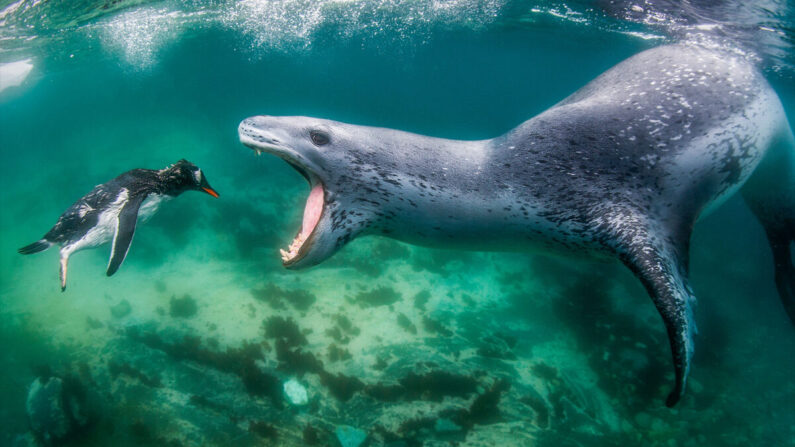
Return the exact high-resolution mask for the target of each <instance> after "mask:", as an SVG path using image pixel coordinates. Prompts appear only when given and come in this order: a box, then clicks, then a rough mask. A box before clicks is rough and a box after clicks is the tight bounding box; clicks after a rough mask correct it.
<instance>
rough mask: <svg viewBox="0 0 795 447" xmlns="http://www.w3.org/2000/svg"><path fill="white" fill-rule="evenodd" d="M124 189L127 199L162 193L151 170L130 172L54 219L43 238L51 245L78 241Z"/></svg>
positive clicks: (159, 181) (111, 181)
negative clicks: (51, 243) (52, 224)
mask: <svg viewBox="0 0 795 447" xmlns="http://www.w3.org/2000/svg"><path fill="white" fill-rule="evenodd" d="M123 189H126V190H127V200H129V199H131V198H133V197H135V196H138V195H143V196H144V197H145V196H146V195H149V194H152V193H165V192H166V188H165V185H163V182H162V181H161V179H160V177H159V176H158V173H157V171H155V170H151V169H133V170H131V171H127V172H125V173H123V174H121V175H119V176H118V177H116V178H114V179H112V180H110V181H108V182H106V183H103V184H101V185H97V186H96V187H94V189H92V190H91V192H89V193H88V194H86V195H85V196H83V197H81V198H80V199H78V200H77V201H76V202H75V203H73V204H72V206H70V207H69V208H68V209H67V210H66V211H65V212H64V213H63V214H62V215H61V217H60V218H58V222H56V223H55V225H54V226H53V227H52V228H51V229H50V231H48V232H47V234H45V235H44V239H46V240H47V241H50V242H53V243H62V244H63V243H69V242H70V241H74V240H78V239H80V238H81V237H82V236H83V235H84V234H86V233H87V232H88V231H89V230H90V229H91V228H93V227H95V226H96V225H97V223H98V222H99V216H100V214H102V212H103V211H105V210H107V209H108V208H109V207H110V206H111V205H112V204H113V203H114V202H115V201H116V200H118V198H119V195H120V194H121V193H122V190H123Z"/></svg>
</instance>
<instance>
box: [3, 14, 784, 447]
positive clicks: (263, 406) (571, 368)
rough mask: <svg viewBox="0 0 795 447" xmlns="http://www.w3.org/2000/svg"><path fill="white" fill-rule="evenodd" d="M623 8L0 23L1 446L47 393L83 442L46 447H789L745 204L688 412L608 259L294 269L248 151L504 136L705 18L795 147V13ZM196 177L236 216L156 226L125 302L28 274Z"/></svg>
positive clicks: (265, 167) (718, 265)
mask: <svg viewBox="0 0 795 447" xmlns="http://www.w3.org/2000/svg"><path fill="white" fill-rule="evenodd" d="M669 3H672V2H669ZM673 3H675V2H673ZM606 4H607V2H605V3H604V4H603V3H591V2H571V3H569V4H566V3H563V2H511V1H501V0H492V1H483V2H478V1H474V0H473V1H467V0H460V1H424V0H417V1H397V0H395V1H387V2H375V1H366V0H351V1H333V0H327V1H322V2H312V1H297V0H282V1H271V2H268V1H260V2H257V1H242V2H227V1H215V2H198V1H165V2H140V1H130V2H85V1H84V2H58V1H51V2H34V1H26V0H22V1H18V2H10V1H4V2H0V64H8V63H13V62H17V61H28V63H29V64H30V65H32V70H31V71H30V73H28V74H27V76H26V77H25V79H24V81H22V82H21V83H20V85H18V86H12V87H9V88H7V89H5V90H2V91H0V156H2V162H0V179H1V180H2V182H1V184H2V193H1V194H0V427H2V430H0V445H11V446H32V445H37V444H36V442H41V440H38V441H37V440H36V439H34V438H35V436H34V435H33V434H32V432H31V427H30V425H31V421H30V420H29V417H28V415H27V413H26V401H27V399H28V392H29V389H30V387H31V384H32V383H33V382H34V380H36V379H37V377H40V376H42V375H44V376H47V375H54V376H56V377H61V378H63V379H64V381H65V382H66V383H70V384H73V386H74V388H75V389H77V391H76V392H75V394H76V395H78V396H79V398H76V399H77V400H78V401H79V402H80V405H81V406H82V408H83V410H84V411H85V413H86V414H87V415H88V417H87V419H88V420H89V422H88V424H87V425H85V426H82V427H81V428H80V429H79V430H75V431H74V433H73V434H72V435H71V436H70V437H68V439H65V440H62V441H57V442H53V443H52V444H53V445H70V446H83V445H86V446H111V445H112V446H138V445H157V446H160V445H173V446H178V445H179V446H254V445H280V446H299V445H332V446H336V445H340V440H339V439H338V435H337V434H336V433H337V429H338V428H339V427H341V426H347V427H352V428H353V429H355V430H360V431H362V432H363V433H364V434H366V436H367V440H366V441H365V442H366V443H367V444H364V445H370V446H377V445H389V446H393V447H397V446H448V445H451V446H452V445H458V446H619V445H620V446H630V445H638V446H641V445H642V446H749V445H770V446H774V445H775V446H787V445H790V446H792V445H795V428H794V427H795V425H794V424H793V421H795V374H793V372H795V356H793V353H795V331H793V326H792V323H791V322H790V321H789V320H788V318H787V316H786V314H785V313H784V310H783V307H782V305H781V303H780V301H779V298H778V295H777V293H776V290H775V285H774V282H773V267H772V260H771V255H770V250H769V248H768V245H767V242H766V239H765V236H764V233H763V231H762V229H761V227H760V226H759V225H758V224H757V223H756V221H755V220H754V219H753V217H752V215H751V214H750V212H749V211H748V209H747V208H746V207H745V205H744V204H743V202H742V201H741V200H740V199H739V197H735V198H733V199H731V200H729V201H728V202H727V203H726V204H725V205H724V206H723V207H722V208H720V209H719V210H717V211H716V212H715V213H713V214H711V215H709V216H707V217H705V218H704V219H702V220H701V221H700V222H699V223H698V225H697V227H696V229H695V234H694V236H693V240H692V249H691V271H692V283H693V288H694V291H695V294H696V296H697V297H698V306H697V307H696V310H695V314H696V320H697V323H698V329H699V333H698V336H697V338H696V351H695V357H694V360H693V367H692V371H691V376H690V377H691V378H690V381H689V383H688V385H689V388H688V391H687V394H686V395H685V397H684V398H683V400H682V401H681V402H680V403H679V405H678V406H677V407H675V408H674V409H668V408H665V406H664V405H663V402H664V398H665V396H666V394H667V392H668V391H669V390H670V386H671V385H672V382H673V370H672V367H671V360H670V350H669V347H668V341H667V337H666V334H665V329H664V327H663V325H662V321H661V320H660V318H659V316H658V315H657V313H656V311H655V309H654V306H653V304H652V302H651V300H650V299H649V297H648V295H647V294H646V292H645V290H644V289H643V287H642V286H641V285H640V283H639V282H638V281H637V280H636V278H635V277H634V276H633V275H632V274H631V273H630V272H629V271H627V270H626V269H625V268H624V267H623V266H622V265H621V264H620V263H618V262H610V261H594V260H591V259H587V258H585V257H577V256H576V255H574V256H572V255H567V256H560V257H557V256H550V255H548V254H537V253H536V254H533V253H527V254H516V253H510V254H506V253H479V252H460V251H450V250H433V249H428V248H420V247H415V246H411V245H406V244H403V243H400V242H396V241H393V240H390V239H386V238H380V237H367V238H361V239H357V240H355V241H353V242H352V243H350V244H349V245H348V246H346V247H345V248H344V249H343V250H342V251H341V252H339V253H338V254H336V255H335V256H334V257H333V258H331V259H329V260H328V261H326V262H324V263H323V264H321V265H319V266H317V267H314V268H312V269H309V270H303V271H297V272H293V271H288V270H286V269H284V268H283V267H282V266H281V262H280V259H279V255H278V249H279V248H283V247H285V246H286V245H287V244H288V243H289V241H290V240H291V239H292V237H293V236H294V235H295V231H296V228H298V227H299V226H300V222H301V216H302V211H303V205H304V201H305V199H306V196H307V194H308V188H307V185H306V182H305V181H304V179H303V178H301V176H300V175H299V174H298V173H296V172H295V171H294V170H293V169H291V168H290V167H289V166H288V165H287V164H286V163H284V162H283V161H281V160H279V159H278V158H276V157H272V156H266V155H263V156H260V157H256V156H255V155H254V154H253V153H252V151H251V150H249V149H247V148H245V147H243V146H242V145H240V143H239V141H238V137H237V125H238V123H239V122H240V121H241V120H242V119H244V118H246V117H248V116H251V115H256V114H268V115H307V116H317V117H324V118H329V119H334V120H339V121H345V122H351V123H356V124H362V125H372V126H381V127H389V128H396V129H402V130H407V131H412V132H416V133H421V134H426V135H432V136H438V137H445V138H457V139H479V138H490V137H493V136H495V135H498V134H501V133H503V132H505V131H507V130H509V129H511V128H513V127H514V126H516V125H517V124H519V123H521V122H523V121H524V120H526V119H529V118H530V117H532V116H533V115H535V114H537V113H540V112H542V111H543V110H545V109H546V108H548V107H550V106H551V105H553V104H555V103H556V102H558V101H560V100H561V99H563V98H564V97H566V96H567V95H568V94H570V93H572V92H573V91H575V90H576V89H577V88H579V87H581V86H582V85H584V84H585V83H587V82H588V81H589V80H591V79H593V78H594V77H596V76H597V75H599V74H600V73H602V72H603V71H604V70H606V69H608V68H610V67H611V66H613V65H615V64H616V63H618V62H620V61H621V60H623V59H625V58H627V57H629V56H631V55H633V54H636V53H638V52H640V51H642V50H644V49H648V48H651V47H653V46H656V45H660V44H664V43H668V42H673V41H677V40H682V39H685V38H693V39H696V40H698V39H701V40H704V39H708V38H709V36H707V37H704V36H702V35H700V34H698V33H699V32H701V31H703V29H700V28H698V27H694V25H697V24H698V23H695V22H693V20H694V19H693V17H695V16H698V17H700V19H701V20H704V21H706V22H708V23H710V24H717V26H719V28H720V32H718V33H717V34H716V35H717V36H718V37H717V38H715V39H716V40H715V44H716V45H733V44H736V45H737V48H740V49H742V50H741V51H744V52H746V53H747V54H748V57H750V58H753V59H754V60H755V61H757V63H758V64H759V66H760V69H762V70H763V72H764V73H765V74H766V76H767V77H768V79H769V80H770V82H771V84H773V86H774V87H775V88H776V90H777V91H778V92H779V95H780V97H781V100H782V102H783V104H784V107H785V109H786V111H787V112H788V114H789V116H790V121H791V122H795V88H793V85H795V83H793V79H795V63H794V62H793V60H794V59H795V56H794V54H793V51H795V50H793V48H792V43H793V41H795V39H793V34H792V30H793V29H795V15H794V14H793V7H792V5H791V4H788V3H787V2H776V1H772V2H769V4H768V3H765V4H760V5H757V6H747V7H743V8H739V4H732V6H731V7H730V6H725V9H720V10H716V11H713V10H710V9H705V10H703V11H700V13H699V14H693V11H692V10H687V9H686V11H687V12H688V13H689V14H690V15H687V14H685V13H684V12H683V13H682V15H676V14H677V11H678V10H677V9H676V8H671V7H670V5H669V4H668V3H666V4H664V5H663V6H666V7H667V8H668V9H661V10H659V11H660V12H659V14H657V15H655V14H654V11H655V8H656V7H657V6H655V5H654V2H646V3H643V4H642V5H641V4H640V3H639V5H641V6H642V7H641V6H638V8H640V9H642V10H643V13H641V12H639V11H638V10H637V9H633V8H632V4H631V3H626V4H622V5H618V6H616V5H613V6H612V7H608V6H606ZM719 6H720V5H719ZM735 7H738V8H735ZM622 8H623V9H622ZM710 12H712V13H714V14H715V15H714V16H713V17H711V19H710V17H709V16H708V14H707V13H710ZM655 17H656V18H655ZM652 18H654V19H653V20H652ZM749 24H751V25H753V26H751V25H749ZM702 28H704V27H702ZM749 30H750V31H749ZM693 33H695V34H696V36H695V37H694V36H693V35H692V34H693ZM6 76H8V75H6ZM8 79H10V78H7V79H6V80H8ZM180 158H186V159H188V160H190V161H192V162H194V163H196V164H197V165H198V166H199V167H201V168H202V170H203V172H204V173H205V175H206V176H207V178H208V180H209V181H210V183H211V184H212V185H213V187H214V188H215V189H216V190H217V191H218V192H219V193H220V194H221V196H220V198H218V199H214V198H212V197H210V196H207V195H204V194H198V193H193V192H188V193H185V194H183V195H181V196H179V197H177V198H176V199H174V200H172V201H170V202H167V203H165V204H163V206H162V207H161V209H160V211H159V212H158V214H156V215H155V216H154V217H153V218H152V219H151V220H150V221H148V222H146V223H143V224H141V225H140V226H139V227H138V230H137V232H136V234H135V239H134V241H133V243H132V247H131V249H130V252H129V254H128V256H127V259H126V261H125V262H124V264H123V265H122V267H121V269H120V270H119V272H118V273H116V275H114V276H113V277H106V276H105V273H104V272H105V268H106V266H107V262H108V256H109V252H110V247H109V246H107V245H106V246H103V247H100V248H98V249H94V250H85V251H81V252H78V253H77V254H75V255H73V256H72V258H71V261H70V268H69V285H68V288H67V290H66V291H65V292H63V293H62V292H61V291H60V289H59V284H58V254H57V249H51V250H49V251H47V252H44V253H41V254H37V255H33V256H22V255H19V254H17V252H16V250H17V248H19V247H21V246H24V245H26V244H28V243H31V242H33V241H35V240H37V239H39V238H40V237H41V236H42V235H43V234H44V233H45V232H46V231H47V230H48V229H49V228H50V227H51V226H52V225H53V224H54V223H55V221H56V220H57V218H58V216H59V215H60V213H61V212H63V211H64V210H65V209H66V208H67V207H68V206H69V205H71V204H72V203H73V202H74V201H75V200H77V199H78V198H79V197H81V196H82V195H84V194H86V193H87V192H88V191H90V190H91V188H93V187H94V186H95V185H97V184H99V183H103V182H105V181H107V180H109V179H111V178H113V177H115V176H116V175H118V174H120V173H122V172H124V171H127V170H129V169H133V168H139V167H140V168H150V169H160V168H163V167H165V166H167V165H169V164H171V163H174V162H176V161H177V160H179V159H180ZM48 371H49V372H48ZM291 379H294V380H297V381H298V382H299V383H300V384H301V385H302V386H304V387H305V388H306V390H307V393H308V398H309V403H308V404H307V405H304V406H294V405H292V404H290V403H289V402H288V401H287V399H286V398H285V396H284V394H283V391H282V386H283V384H284V383H285V382H287V381H289V380H291ZM71 424H72V425H73V426H77V425H80V424H79V423H78V422H76V421H71ZM42 445H46V443H43V444H42Z"/></svg>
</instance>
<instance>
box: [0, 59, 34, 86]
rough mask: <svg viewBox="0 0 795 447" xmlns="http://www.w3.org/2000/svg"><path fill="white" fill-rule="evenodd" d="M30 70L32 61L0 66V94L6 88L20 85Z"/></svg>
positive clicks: (26, 60)
mask: <svg viewBox="0 0 795 447" xmlns="http://www.w3.org/2000/svg"><path fill="white" fill-rule="evenodd" d="M32 70H33V59H25V60H21V61H16V62H9V63H7V64H0V93H2V92H3V91H4V90H6V89H8V88H11V87H18V86H20V85H22V83H23V82H25V79H27V77H28V75H29V74H30V72H31V71H32Z"/></svg>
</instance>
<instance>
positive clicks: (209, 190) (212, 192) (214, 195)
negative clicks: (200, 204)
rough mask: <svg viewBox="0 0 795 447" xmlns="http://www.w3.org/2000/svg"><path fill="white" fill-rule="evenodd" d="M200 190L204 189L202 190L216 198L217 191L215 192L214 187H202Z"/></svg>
mask: <svg viewBox="0 0 795 447" xmlns="http://www.w3.org/2000/svg"><path fill="white" fill-rule="evenodd" d="M202 191H204V192H206V193H207V194H209V195H211V196H213V197H215V198H216V199H217V198H218V193H217V192H215V190H214V189H212V188H210V187H202Z"/></svg>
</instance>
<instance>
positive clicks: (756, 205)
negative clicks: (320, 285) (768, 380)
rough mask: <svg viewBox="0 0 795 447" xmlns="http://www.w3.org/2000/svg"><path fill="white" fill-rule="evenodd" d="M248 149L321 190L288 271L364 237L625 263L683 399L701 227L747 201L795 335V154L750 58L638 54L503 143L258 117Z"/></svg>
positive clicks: (247, 134)
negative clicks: (693, 259) (719, 210)
mask: <svg viewBox="0 0 795 447" xmlns="http://www.w3.org/2000/svg"><path fill="white" fill-rule="evenodd" d="M238 131H239V137H240V141H241V142H242V143H243V144H244V145H246V146H248V147H250V148H252V149H253V150H254V151H255V152H257V153H258V154H259V153H263V152H266V153H271V154H275V155H277V156H278V157H280V158H282V159H284V160H285V161H287V162H288V163H289V164H291V165H292V166H293V167H295V168H296V169H297V170H298V171H299V172H300V173H301V174H302V175H303V176H304V177H305V178H306V179H307V180H308V182H309V184H310V190H311V192H310V195H309V199H308V200H307V203H306V208H305V210H304V220H303V225H302V228H301V229H300V230H299V231H298V235H297V236H296V238H295V240H294V241H293V243H292V244H291V245H290V247H289V248H288V249H286V250H282V258H283V261H284V265H285V266H286V267H288V268H303V267H307V266H311V265H314V264H317V263H319V262H321V261H323V260H325V259H327V258H328V257H329V256H331V255H332V254H333V253H335V252H336V251H337V250H339V248H340V247H342V246H343V245H345V244H346V243H348V242H349V241H351V240H352V239H354V238H355V237H357V236H360V235H363V234H381V235H386V236H389V237H393V238H396V239H399V240H402V241H407V242H409V243H414V244H421V245H428V246H448V247H459V248H473V249H482V250H524V249H527V248H530V247H542V248H546V249H564V250H568V251H573V252H575V253H580V254H581V253H590V254H595V255H606V256H612V257H615V258H618V259H620V260H621V262H623V263H624V264H625V265H626V266H627V267H628V268H629V269H630V270H631V271H632V272H633V273H634V274H635V276H636V277H637V278H638V279H639V280H640V281H641V283H642V284H643V285H644V286H645V288H646V290H647V291H648V293H649V295H650V296H651V298H652V300H653V302H654V304H655V306H656V308H657V310H658V311H659V314H660V315H661V316H662V319H663V322H664V324H665V327H666V329H667V333H668V337H669V341H670V346H671V351H672V356H673V365H674V370H675V385H674V388H673V391H671V393H670V394H669V395H668V398H667V400H666V405H668V406H669V407H670V406H673V405H675V404H676V403H677V401H679V400H680V398H681V396H682V395H683V393H684V391H685V384H686V380H687V377H688V372H689V369H690V364H691V359H692V355H693V335H694V333H695V331H696V327H695V324H694V321H693V315H692V311H691V307H692V305H693V303H694V300H695V299H694V296H693V291H692V289H691V288H690V286H689V271H688V247H689V243H690V236H691V232H692V229H693V226H694V225H695V223H696V221H697V220H698V219H699V218H700V217H701V216H703V215H705V214H707V213H708V212H710V211H711V210H712V209H714V208H716V207H717V206H719V205H720V204H721V203H722V202H723V201H725V200H726V199H727V198H728V197H729V196H731V195H732V194H734V193H736V192H738V191H741V193H742V194H743V196H744V198H745V200H746V202H747V203H748V204H749V206H750V208H751V209H752V211H753V212H754V214H755V215H756V217H757V218H758V220H759V221H760V222H761V223H762V225H763V227H764V229H765V231H766V234H767V237H768V240H769V242H770V245H771V248H772V251H773V256H774V261H775V271H776V283H777V286H778V290H779V293H780V295H781V299H782V302H783V303H784V305H785V308H786V309H787V311H788V313H789V315H790V317H791V318H792V319H793V321H795V275H794V274H793V272H795V269H793V263H792V257H791V253H790V244H791V243H792V242H793V240H795V144H794V143H793V136H792V132H791V130H790V127H789V124H788V122H787V119H786V116H785V114H784V110H783V108H782V105H781V103H780V101H779V99H778V96H777V95H776V93H775V92H774V90H773V89H772V88H771V87H770V85H769V84H768V83H767V81H766V80H765V79H764V77H763V76H762V74H761V73H760V72H759V71H757V70H756V68H755V67H754V66H753V65H752V64H751V63H750V62H749V61H747V60H746V59H745V58H743V57H741V56H739V55H737V54H730V53H724V52H721V51H718V50H714V49H707V48H703V47H699V46H687V45H682V44H675V45H668V46H661V47H657V48H653V49H650V50H646V51H644V52H641V53H639V54H637V55H635V56H633V57H631V58H629V59H627V60H626V61H624V62H621V63H619V64H618V65H616V66H615V67H613V68H611V69H610V70H608V71H606V72H605V73H603V74H602V75H600V76H599V77H597V78H596V79H595V80H593V81H591V82H590V83H588V84H587V85H585V86H584V87H582V88H581V89H579V90H578V91H576V92H575V93H573V94H572V95H571V96H569V97H568V98H566V99H564V100H563V101H561V102H560V103H558V104H556V105H554V106H553V107H551V108H549V109H548V110H546V111H544V112H543V113H541V114H539V115H537V116H535V117H534V118H532V119H530V120H528V121H526V122H524V123H521V124H520V125H518V126H517V127H516V128H514V129H513V130H510V131H508V132H507V133H505V134H504V135H501V136H497V137H495V138H492V139H487V140H480V141H457V140H449V139H441V138H432V137H427V136H421V135H416V134H412V133H408V132H401V131H397V130H391V129H383V128H374V127H365V126H357V125H352V124H344V123H340V122H335V121H330V120H324V119H317V118H310V117H274V116H254V117H251V118H248V119H245V120H243V121H242V123H241V124H240V126H239V129H238Z"/></svg>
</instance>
